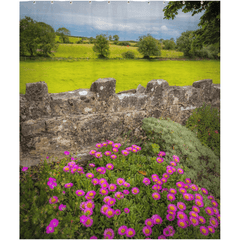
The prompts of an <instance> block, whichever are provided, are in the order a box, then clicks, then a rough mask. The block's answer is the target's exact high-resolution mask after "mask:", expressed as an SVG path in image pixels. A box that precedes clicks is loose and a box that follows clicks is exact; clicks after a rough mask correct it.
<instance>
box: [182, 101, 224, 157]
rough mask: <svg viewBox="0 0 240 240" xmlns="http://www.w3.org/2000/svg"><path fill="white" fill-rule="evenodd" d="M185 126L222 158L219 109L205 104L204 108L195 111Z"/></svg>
mask: <svg viewBox="0 0 240 240" xmlns="http://www.w3.org/2000/svg"><path fill="white" fill-rule="evenodd" d="M185 126H186V127H187V128H188V129H190V130H191V131H192V132H194V133H195V134H196V136H197V138H198V139H199V140H200V141H201V143H202V144H203V145H204V146H206V147H209V148H210V149H212V150H213V152H214V153H215V155H216V156H218V157H219V158H220V113H219V111H218V109H217V108H213V107H211V105H206V104H205V103H204V104H203V106H202V107H200V108H196V109H194V111H193V113H192V115H191V116H190V117H189V118H188V120H187V122H186V125H185Z"/></svg>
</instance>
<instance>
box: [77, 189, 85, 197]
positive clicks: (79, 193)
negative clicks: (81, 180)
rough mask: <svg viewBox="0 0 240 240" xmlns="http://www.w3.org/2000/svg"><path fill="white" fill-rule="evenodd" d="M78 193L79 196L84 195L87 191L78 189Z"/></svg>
mask: <svg viewBox="0 0 240 240" xmlns="http://www.w3.org/2000/svg"><path fill="white" fill-rule="evenodd" d="M76 194H77V195H78V196H84V194H85V192H84V191H83V190H77V191H76Z"/></svg>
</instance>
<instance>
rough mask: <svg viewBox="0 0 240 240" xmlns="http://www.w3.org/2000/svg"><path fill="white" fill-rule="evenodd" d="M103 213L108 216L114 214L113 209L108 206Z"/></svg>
mask: <svg viewBox="0 0 240 240" xmlns="http://www.w3.org/2000/svg"><path fill="white" fill-rule="evenodd" d="M105 215H106V216H107V217H108V218H111V217H114V215H115V210H114V209H112V208H110V207H109V208H108V209H107V210H106V213H105Z"/></svg>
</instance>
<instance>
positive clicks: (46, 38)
mask: <svg viewBox="0 0 240 240" xmlns="http://www.w3.org/2000/svg"><path fill="white" fill-rule="evenodd" d="M36 25H37V31H38V36H39V40H38V42H39V45H38V47H39V48H40V49H41V50H42V53H43V55H44V56H48V54H51V50H52V49H53V50H56V49H57V45H56V44H55V37H56V35H55V31H54V29H53V28H52V27H51V26H50V25H48V24H46V23H44V22H37V23H36Z"/></svg>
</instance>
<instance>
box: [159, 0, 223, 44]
mask: <svg viewBox="0 0 240 240" xmlns="http://www.w3.org/2000/svg"><path fill="white" fill-rule="evenodd" d="M183 7H184V8H183ZM182 8H183V10H182V11H183V12H184V13H187V12H192V16H194V15H195V14H197V13H200V12H202V11H204V10H205V12H204V14H203V15H202V17H201V18H200V22H199V24H198V26H199V27H200V29H198V30H196V32H195V33H196V40H195V41H198V42H201V43H202V44H205V45H211V44H214V45H215V46H218V47H219V48H220V1H202V3H201V2H200V1H185V3H184V4H183V2H182V1H174V2H173V1H170V2H169V3H168V4H167V6H166V7H165V8H164V9H163V11H164V16H165V17H164V19H170V18H171V19H174V18H175V17H176V15H177V14H178V10H179V9H182Z"/></svg>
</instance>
